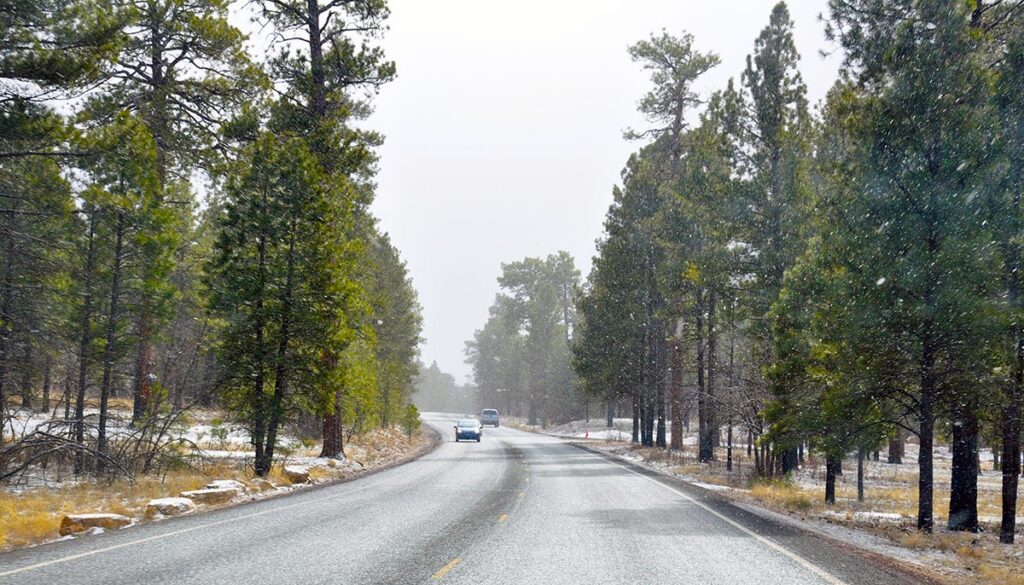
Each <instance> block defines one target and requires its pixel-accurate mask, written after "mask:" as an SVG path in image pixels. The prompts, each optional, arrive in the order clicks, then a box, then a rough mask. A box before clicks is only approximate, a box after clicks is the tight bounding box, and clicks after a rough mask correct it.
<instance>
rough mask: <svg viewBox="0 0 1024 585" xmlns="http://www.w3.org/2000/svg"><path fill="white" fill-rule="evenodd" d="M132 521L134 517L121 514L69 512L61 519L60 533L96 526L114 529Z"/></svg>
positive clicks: (67, 533)
mask: <svg viewBox="0 0 1024 585" xmlns="http://www.w3.org/2000/svg"><path fill="white" fill-rule="evenodd" d="M131 523H132V519H131V518H129V517H127V516H122V515H120V514H103V513H97V514H68V515H67V516H65V517H64V519H63V520H61V521H60V531H59V532H60V535H61V536H67V535H69V534H78V533H79V532H86V531H89V530H92V529H94V528H102V529H104V530H112V529H117V528H124V527H125V526H128V525H130V524H131Z"/></svg>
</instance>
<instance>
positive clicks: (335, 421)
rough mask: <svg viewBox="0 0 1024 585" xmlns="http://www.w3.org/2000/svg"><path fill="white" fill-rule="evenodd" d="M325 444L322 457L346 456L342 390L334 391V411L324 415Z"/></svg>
mask: <svg viewBox="0 0 1024 585" xmlns="http://www.w3.org/2000/svg"><path fill="white" fill-rule="evenodd" d="M323 433H324V446H323V449H321V450H320V456H321V457H330V458H332V459H344V458H345V443H344V435H343V434H342V428H341V392H340V391H337V392H335V393H334V412H332V413H330V414H328V415H326V416H324V429H323Z"/></svg>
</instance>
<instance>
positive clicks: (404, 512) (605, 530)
mask: <svg viewBox="0 0 1024 585" xmlns="http://www.w3.org/2000/svg"><path fill="white" fill-rule="evenodd" d="M452 420H453V417H449V416H444V415H428V416H427V417H426V422H427V423H428V424H430V425H431V426H433V427H435V428H437V429H438V430H440V431H441V432H442V433H443V435H444V437H445V440H446V442H445V443H444V444H442V445H441V446H440V447H439V448H438V449H437V450H435V451H433V452H432V453H430V454H428V455H426V456H424V457H422V458H420V459H418V460H416V461H413V462H411V463H408V464H405V465H402V466H399V467H395V468H392V469H389V470H386V471H383V472H381V473H377V474H374V475H371V476H368V477H366V478H362V479H359V480H355V481H351V482H347V483H343V484H337V485H332V486H327V487H324V488H322V489H316V490H310V491H305V492H298V493H296V494H294V495H290V496H287V497H282V498H276V499H271V500H265V501H261V502H256V503H252V504H247V505H243V506H238V507H235V508H227V509H223V510H218V511H214V512H210V513H207V514H198V515H194V516H187V517H183V518H178V519H174V520H169V521H165V522H155V523H149V524H143V525H140V526H136V527H133V528H129V529H125V530H121V531H116V532H110V533H107V534H102V535H97V536H92V537H86V538H79V539H73V540H68V541H61V542H55V543H51V544H47V545H43V546H38V547H34V548H29V549H23V550H20V551H14V552H10V553H5V554H2V555H0V583H3V584H6V583H17V584H19V585H31V584H45V585H57V584H62V583H68V584H74V585H94V584H95V585H99V584H104V585H108V584H136V583H146V584H147V585H153V584H164V583H166V584H171V583H173V584H204V585H206V584H213V583H224V584H227V583H245V584H264V583H265V584H268V585H270V584H273V585H280V584H281V583H302V584H303V585H312V584H320V583H325V584H326V583H332V584H335V583H345V584H361V583H372V584H376V583H399V584H404V583H465V584H470V583H472V584H481V583H530V584H532V583H544V584H545V585H554V584H562V583H564V584H576V583H580V584H583V583H586V584H593V583H694V584H697V583H700V584H705V585H706V584H717V583H723V584H724V583H743V584H749V583H759V584H768V583H780V584H781V583H785V584H805V583H806V584H811V583H814V584H818V583H833V584H838V583H848V584H850V585H860V584H870V585H889V584H892V585H896V584H905V583H914V582H915V581H914V580H913V579H912V578H911V577H909V576H908V575H906V574H901V573H897V572H894V571H893V570H892V569H889V568H887V567H884V566H881V565H876V564H874V563H871V562H869V561H866V560H865V559H863V558H862V557H860V556H858V555H856V554H852V553H850V552H847V551H846V550H844V549H842V548H839V547H836V546H834V545H832V544H830V543H829V542H828V541H827V540H822V539H819V538H816V537H813V536H811V535H809V534H807V533H804V532H802V531H799V530H795V529H792V528H789V527H786V526H782V525H778V524H775V523H772V522H770V521H767V520H764V519H761V518H759V517H756V516H753V515H751V514H748V513H746V512H743V511H742V510H740V509H738V508H735V507H733V506H731V505H729V504H727V503H723V502H720V501H718V500H713V499H707V498H706V497H705V496H704V495H702V493H701V492H700V491H699V490H694V489H691V488H687V487H686V486H685V485H684V484H681V483H679V482H675V481H673V480H670V479H667V478H662V477H660V476H653V475H651V474H647V473H644V472H642V471H638V470H637V469H635V468H630V467H629V466H624V465H622V464H620V463H618V462H615V461H612V460H609V459H607V458H605V457H602V456H600V455H596V454H593V453H588V452H586V451H583V450H580V449H578V448H576V447H573V446H571V445H568V444H566V443H565V442H563V441H561V440H559V439H555V438H551V437H546V436H542V435H536V434H531V433H524V432H521V431H516V430H512V429H507V428H500V429H486V430H485V431H484V438H483V441H482V442H481V443H458V444H456V443H454V442H452V441H451V436H452V432H451V426H450V425H451V421H452Z"/></svg>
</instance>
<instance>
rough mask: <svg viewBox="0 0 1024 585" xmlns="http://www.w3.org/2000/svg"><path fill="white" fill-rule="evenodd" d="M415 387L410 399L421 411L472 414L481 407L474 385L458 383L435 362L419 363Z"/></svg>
mask: <svg viewBox="0 0 1024 585" xmlns="http://www.w3.org/2000/svg"><path fill="white" fill-rule="evenodd" d="M415 388H416V390H415V393H414V394H413V395H412V401H413V403H414V404H415V405H416V407H417V408H418V409H419V410H421V411H432V412H447V413H455V414H472V413H474V412H479V410H480V408H481V406H480V403H479V399H478V395H477V389H476V387H475V386H473V385H470V384H459V383H458V382H456V381H455V376H453V375H451V374H449V373H448V372H444V371H441V368H439V367H438V365H437V362H431V364H430V366H424V365H423V364H420V370H419V373H418V374H417V376H416V382H415ZM484 408H486V407H484Z"/></svg>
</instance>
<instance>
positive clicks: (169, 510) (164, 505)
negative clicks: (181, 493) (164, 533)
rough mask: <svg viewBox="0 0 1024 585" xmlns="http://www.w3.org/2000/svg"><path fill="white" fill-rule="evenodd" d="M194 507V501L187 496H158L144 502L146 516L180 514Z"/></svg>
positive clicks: (186, 512) (156, 516)
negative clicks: (146, 502)
mask: <svg viewBox="0 0 1024 585" xmlns="http://www.w3.org/2000/svg"><path fill="white" fill-rule="evenodd" d="M195 509H196V505H195V502H193V501H192V500H190V499H188V498H159V499H156V500H150V501H149V503H148V504H146V518H150V519H153V518H158V517H160V516H180V515H182V514H188V513H189V512H191V511H192V510H195Z"/></svg>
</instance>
